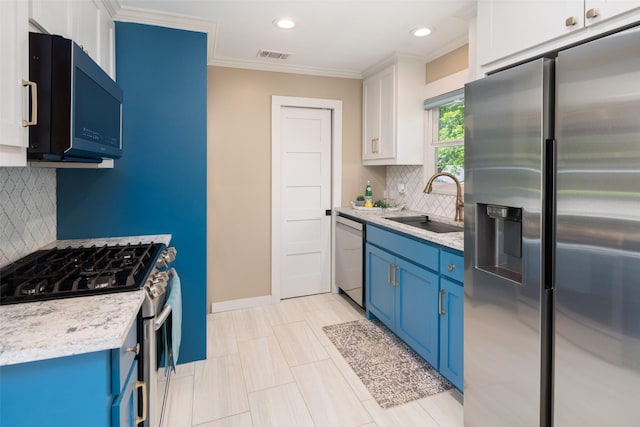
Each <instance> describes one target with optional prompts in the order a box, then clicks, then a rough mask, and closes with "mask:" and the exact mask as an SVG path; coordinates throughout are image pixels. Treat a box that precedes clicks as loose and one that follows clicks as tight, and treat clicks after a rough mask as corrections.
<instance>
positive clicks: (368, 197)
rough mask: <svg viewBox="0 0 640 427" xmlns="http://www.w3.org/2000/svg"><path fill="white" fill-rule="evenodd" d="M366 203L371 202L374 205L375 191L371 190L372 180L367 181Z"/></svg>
mask: <svg viewBox="0 0 640 427" xmlns="http://www.w3.org/2000/svg"><path fill="white" fill-rule="evenodd" d="M367 202H369V203H367ZM364 204H365V206H367V205H369V204H371V206H373V191H372V190H371V181H367V187H366V188H365V190H364Z"/></svg>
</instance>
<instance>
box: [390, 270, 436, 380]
mask: <svg viewBox="0 0 640 427" xmlns="http://www.w3.org/2000/svg"><path fill="white" fill-rule="evenodd" d="M396 265H397V266H398V276H399V277H398V279H397V280H398V283H400V286H399V287H398V299H397V306H396V331H395V332H396V334H397V335H398V336H399V337H400V338H401V339H402V340H403V341H404V342H406V343H407V344H409V346H410V347H411V348H413V349H414V350H415V351H416V352H417V353H418V354H419V355H420V356H422V357H423V358H424V359H425V360H426V361H427V362H429V363H430V364H431V365H432V366H433V367H435V368H438V275H437V274H434V273H432V272H430V271H429V270H426V269H424V268H422V267H419V266H417V265H415V264H412V263H410V262H408V261H404V260H402V259H401V258H396Z"/></svg>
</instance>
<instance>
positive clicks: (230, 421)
mask: <svg viewBox="0 0 640 427" xmlns="http://www.w3.org/2000/svg"><path fill="white" fill-rule="evenodd" d="M169 427H171V426H169ZM193 427H253V421H252V420H251V413H250V412H243V413H242V414H238V415H232V416H230V417H227V418H222V419H219V420H215V421H209V422H208V423H204V424H198V425H194V426H193Z"/></svg>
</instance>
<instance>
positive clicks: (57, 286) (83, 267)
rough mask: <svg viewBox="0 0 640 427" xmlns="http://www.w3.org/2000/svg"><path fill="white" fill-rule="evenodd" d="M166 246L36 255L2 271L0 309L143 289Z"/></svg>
mask: <svg viewBox="0 0 640 427" xmlns="http://www.w3.org/2000/svg"><path fill="white" fill-rule="evenodd" d="M164 248H165V245H163V244H159V243H149V244H136V245H126V246H125V245H116V246H107V245H105V246H92V247H88V248H85V247H80V248H70V247H68V248H54V249H48V250H42V251H37V252H34V253H32V254H30V255H28V256H26V257H24V258H22V259H20V260H18V261H16V262H14V263H13V264H9V265H8V266H6V267H4V268H2V269H1V270H0V305H2V304H13V303H19V302H30V301H39V300H48V299H55V298H66V297H73V296H83V295H93V294H99V293H110V292H122V291H130V290H135V289H139V288H140V287H142V286H143V285H144V283H145V281H146V280H147V276H148V275H149V273H150V272H151V270H152V269H153V267H154V266H155V263H156V261H157V259H158V257H159V255H160V253H161V252H162V250H163V249H164Z"/></svg>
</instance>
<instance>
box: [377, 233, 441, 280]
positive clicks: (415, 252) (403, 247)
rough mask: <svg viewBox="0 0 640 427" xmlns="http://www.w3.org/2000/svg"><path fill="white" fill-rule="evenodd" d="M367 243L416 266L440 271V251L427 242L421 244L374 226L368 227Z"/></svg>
mask: <svg viewBox="0 0 640 427" xmlns="http://www.w3.org/2000/svg"><path fill="white" fill-rule="evenodd" d="M367 241H368V242H370V243H372V244H374V245H377V246H380V247H381V248H384V249H385V250H387V251H390V252H393V253H395V254H398V255H400V256H402V257H404V258H406V259H408V260H411V261H413V262H415V263H416V264H420V265H423V266H425V267H427V268H430V269H431V270H434V271H438V252H439V249H438V248H435V247H433V246H431V245H429V244H428V243H426V242H419V241H417V240H414V239H412V238H410V237H405V236H402V235H400V234H397V233H394V232H391V231H387V230H383V229H381V228H378V227H375V226H372V225H368V226H367Z"/></svg>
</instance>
